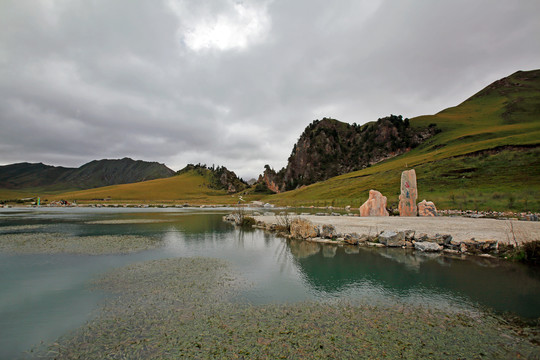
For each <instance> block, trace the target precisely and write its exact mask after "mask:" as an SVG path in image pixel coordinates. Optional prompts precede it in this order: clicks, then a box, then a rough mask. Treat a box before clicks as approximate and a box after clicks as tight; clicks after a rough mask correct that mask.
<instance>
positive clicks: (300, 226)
mask: <svg viewBox="0 0 540 360" xmlns="http://www.w3.org/2000/svg"><path fill="white" fill-rule="evenodd" d="M318 235H319V228H318V227H317V226H315V225H313V223H312V222H311V221H309V220H305V219H294V220H293V221H292V222H291V236H292V237H293V238H295V239H310V238H314V237H317V236H318Z"/></svg>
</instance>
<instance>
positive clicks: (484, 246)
mask: <svg viewBox="0 0 540 360" xmlns="http://www.w3.org/2000/svg"><path fill="white" fill-rule="evenodd" d="M475 245H476V249H478V250H480V251H482V252H490V251H497V250H498V249H499V242H498V241H497V240H490V239H485V240H476V244H475Z"/></svg>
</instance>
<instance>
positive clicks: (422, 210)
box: [418, 200, 437, 216]
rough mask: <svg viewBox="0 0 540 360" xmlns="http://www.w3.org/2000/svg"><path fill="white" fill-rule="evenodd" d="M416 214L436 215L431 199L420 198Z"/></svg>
mask: <svg viewBox="0 0 540 360" xmlns="http://www.w3.org/2000/svg"><path fill="white" fill-rule="evenodd" d="M418 216H437V208H436V207H435V204H434V203H433V202H432V201H426V200H422V201H421V202H419V203H418Z"/></svg>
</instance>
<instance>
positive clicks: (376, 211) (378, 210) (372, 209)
mask: <svg viewBox="0 0 540 360" xmlns="http://www.w3.org/2000/svg"><path fill="white" fill-rule="evenodd" d="M360 216H388V211H386V196H383V194H381V193H380V192H378V191H377V190H369V199H367V201H366V202H365V203H364V204H363V205H362V206H360Z"/></svg>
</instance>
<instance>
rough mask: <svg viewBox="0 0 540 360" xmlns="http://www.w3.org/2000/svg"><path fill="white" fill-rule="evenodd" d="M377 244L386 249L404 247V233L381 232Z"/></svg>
mask: <svg viewBox="0 0 540 360" xmlns="http://www.w3.org/2000/svg"><path fill="white" fill-rule="evenodd" d="M378 239H379V242H380V243H381V244H384V245H386V246H388V247H397V246H403V245H405V233H404V232H403V231H400V232H397V233H396V232H395V231H388V230H386V231H383V232H382V233H380V234H379V236H378Z"/></svg>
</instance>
